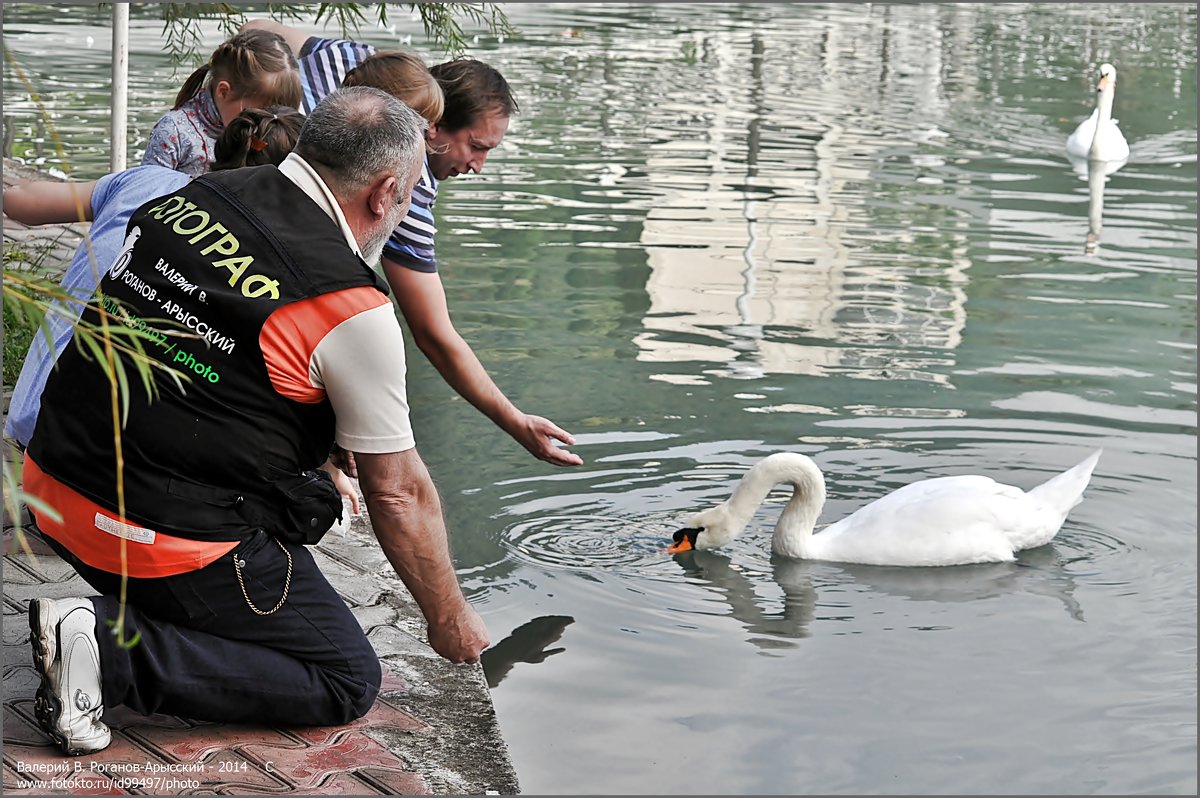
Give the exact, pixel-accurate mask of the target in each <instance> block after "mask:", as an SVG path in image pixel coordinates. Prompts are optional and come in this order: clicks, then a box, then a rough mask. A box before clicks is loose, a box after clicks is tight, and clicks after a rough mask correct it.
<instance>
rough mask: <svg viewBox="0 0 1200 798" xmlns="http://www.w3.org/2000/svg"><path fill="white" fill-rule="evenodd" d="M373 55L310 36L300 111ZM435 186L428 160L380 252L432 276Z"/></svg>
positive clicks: (363, 47) (366, 48)
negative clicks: (402, 216)
mask: <svg viewBox="0 0 1200 798" xmlns="http://www.w3.org/2000/svg"><path fill="white" fill-rule="evenodd" d="M374 54H375V48H374V47H372V46H371V45H369V44H361V43H359V42H352V41H347V40H345V39H322V38H319V37H317V36H310V37H309V38H308V40H307V41H305V42H304V46H303V47H301V48H300V55H299V59H298V60H299V62H300V84H301V89H302V97H301V110H302V111H304V113H306V114H307V113H309V112H310V111H311V110H312V109H313V108H315V107H316V105H317V103H319V102H320V101H321V100H323V99H324V98H325V96H326V95H328V94H329V93H330V92H332V91H333V90H334V89H336V88H338V87H339V86H341V85H342V81H343V80H344V79H345V78H346V75H347V74H348V73H349V72H350V70H352V69H354V68H355V67H356V66H358V65H359V64H361V63H362V62H363V61H365V60H366V59H367V58H369V57H370V56H372V55H374ZM437 192H438V182H437V180H436V179H435V178H434V177H433V174H432V173H430V171H429V156H428V155H427V156H426V157H425V166H424V167H423V168H422V169H421V179H420V180H418V181H417V184H416V186H414V187H413V192H412V204H411V205H410V206H409V209H408V216H406V217H405V218H404V219H403V220H402V221H401V222H400V226H399V227H397V228H396V229H395V230H394V231H393V232H392V235H391V237H390V238H389V239H388V242H387V244H386V245H385V246H384V248H383V256H384V257H385V258H387V259H388V260H390V261H395V262H396V263H399V264H400V265H401V266H404V267H405V268H408V269H412V270H413V271H418V272H426V273H429V274H432V273H434V272H436V271H437V258H436V257H435V252H434V245H433V240H434V236H435V235H436V233H437V227H436V226H435V225H434V219H433V205H434V203H435V202H437Z"/></svg>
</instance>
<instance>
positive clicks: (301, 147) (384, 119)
mask: <svg viewBox="0 0 1200 798" xmlns="http://www.w3.org/2000/svg"><path fill="white" fill-rule="evenodd" d="M428 127H429V123H428V122H426V121H425V120H424V119H423V118H422V117H421V116H420V115H419V114H418V113H417V112H416V111H414V110H412V109H411V108H409V107H408V106H407V105H405V104H404V103H402V102H400V101H399V100H397V99H396V98H395V97H393V96H392V95H390V94H388V93H387V92H383V91H380V90H379V89H374V88H370V87H368V86H353V87H349V88H343V89H338V90H336V91H334V92H332V93H330V94H329V95H328V96H327V97H325V99H323V100H321V102H319V103H317V107H316V108H314V109H313V110H312V113H310V114H309V115H308V118H307V119H306V120H305V122H304V128H303V129H302V130H301V131H300V139H299V141H297V142H296V149H295V152H296V154H297V155H299V156H300V157H301V158H303V159H304V160H306V161H308V162H309V164H311V165H312V166H313V167H314V168H317V169H318V170H320V171H321V173H322V177H324V178H325V182H326V183H328V184H329V188H330V190H332V191H333V192H334V194H339V193H345V194H353V193H355V192H356V191H358V190H360V189H362V188H364V187H366V186H368V185H370V184H371V182H372V181H373V180H375V179H377V178H378V176H379V175H380V173H381V172H388V173H390V174H395V175H399V176H404V175H411V174H412V172H413V171H414V170H415V169H417V165H418V164H419V163H420V162H421V159H422V158H423V157H424V155H425V130H426V129H427V128H428ZM401 180H403V177H401Z"/></svg>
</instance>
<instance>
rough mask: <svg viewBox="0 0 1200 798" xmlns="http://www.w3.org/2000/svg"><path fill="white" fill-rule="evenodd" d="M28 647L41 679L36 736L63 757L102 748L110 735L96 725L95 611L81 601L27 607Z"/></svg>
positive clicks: (99, 699)
mask: <svg viewBox="0 0 1200 798" xmlns="http://www.w3.org/2000/svg"><path fill="white" fill-rule="evenodd" d="M29 643H30V645H31V646H32V648H33V666H34V667H35V668H36V669H37V672H38V674H39V675H40V676H41V677H42V685H41V687H39V688H38V691H37V699H36V700H35V701H34V704H33V709H34V714H35V715H36V716H37V721H38V725H40V726H41V727H42V731H44V732H46V734H48V735H49V736H50V739H52V740H54V742H55V743H57V744H58V747H59V748H61V749H62V751H63V753H65V754H67V755H68V756H80V755H82V754H91V753H95V752H96V751H100V750H102V749H104V748H107V747H108V744H109V743H110V742H111V741H112V733H111V732H110V731H109V730H108V726H105V725H104V722H103V721H102V720H100V717H101V716H102V715H103V714H104V699H103V696H102V693H101V690H100V648H99V645H98V644H97V642H96V611H95V609H94V608H93V607H92V602H90V601H88V600H87V599H58V600H55V599H34V600H33V601H31V602H29Z"/></svg>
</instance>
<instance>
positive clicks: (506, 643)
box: [479, 615, 575, 687]
mask: <svg viewBox="0 0 1200 798" xmlns="http://www.w3.org/2000/svg"><path fill="white" fill-rule="evenodd" d="M573 623H575V619H574V618H572V617H570V616H568V615H543V616H542V617H540V618H534V619H533V620H532V621H528V622H527V623H523V624H521V625H520V626H518V627H517V628H516V629H513V631H512V634H510V635H509V636H508V637H506V638H504V639H503V640H501V641H500V642H499V643H497V644H496V645H494V646H492V647H491V648H489V649H488V650H487V651H485V652H483V654H481V655H480V656H479V661H480V662H481V663H482V664H483V673H484V675H485V676H486V677H487V683H488V687H496V686H497V685H498V684H500V682H502V681H503V680H504V677H505V676H507V675H508V672H509V671H511V670H512V669H513V666H514V665H516V664H517V663H518V662H528V663H530V664H537V663H539V662H542V661H544V660H545V659H546V657H550V656H553V655H554V654H561V653H562V652H563V651H566V648H564V647H562V646H560V647H558V648H552V649H550V650H549V651H547V650H546V646H548V645H550V644H551V643H556V642H558V639H559V638H560V637H562V634H563V630H564V629H566V628H567V627H568V626H570V625H571V624H573Z"/></svg>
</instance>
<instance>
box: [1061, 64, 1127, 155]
mask: <svg viewBox="0 0 1200 798" xmlns="http://www.w3.org/2000/svg"><path fill="white" fill-rule="evenodd" d="M1116 87H1117V70H1116V69H1115V68H1114V67H1113V65H1112V64H1101V65H1100V83H1099V84H1098V85H1097V87H1096V91H1097V92H1099V95H1098V96H1097V99H1096V109H1095V110H1094V111H1092V115H1091V116H1089V117H1088V118H1087V119H1085V120H1083V121H1082V122H1080V123H1079V127H1077V128H1075V132H1074V133H1072V134H1071V135H1070V137H1069V138H1068V139H1067V154H1068V155H1071V156H1074V157H1075V158H1086V159H1088V160H1089V161H1124V160H1126V159H1128V158H1129V144H1128V143H1127V142H1126V141H1125V136H1124V135H1122V133H1121V129H1120V128H1119V127H1117V120H1115V119H1113V118H1112V107H1113V95H1114V94H1115V93H1116Z"/></svg>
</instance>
